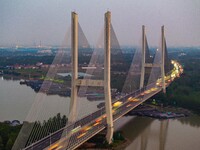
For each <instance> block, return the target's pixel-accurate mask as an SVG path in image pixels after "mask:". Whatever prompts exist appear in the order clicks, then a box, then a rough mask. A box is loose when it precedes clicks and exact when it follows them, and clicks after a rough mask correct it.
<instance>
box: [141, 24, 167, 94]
mask: <svg viewBox="0 0 200 150" xmlns="http://www.w3.org/2000/svg"><path fill="white" fill-rule="evenodd" d="M161 38H162V43H161V53H162V54H161V64H152V63H147V62H146V52H147V39H146V34H145V26H144V25H143V26H142V60H141V61H142V65H141V76H140V89H141V88H143V87H144V77H145V68H147V67H150V68H153V67H159V68H160V69H161V80H162V89H163V93H166V85H165V55H166V54H165V52H166V45H165V35H164V26H162V27H161Z"/></svg>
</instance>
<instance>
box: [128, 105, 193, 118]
mask: <svg viewBox="0 0 200 150" xmlns="http://www.w3.org/2000/svg"><path fill="white" fill-rule="evenodd" d="M189 114H190V111H188V110H186V109H183V108H174V107H170V106H167V107H158V106H153V105H146V104H143V105H140V106H138V107H137V108H135V109H133V110H132V111H130V112H129V113H128V114H127V115H131V116H145V117H151V118H155V119H174V118H181V117H187V116H189Z"/></svg>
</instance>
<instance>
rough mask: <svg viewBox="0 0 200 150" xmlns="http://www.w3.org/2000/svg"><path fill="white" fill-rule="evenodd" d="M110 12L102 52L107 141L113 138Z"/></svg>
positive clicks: (106, 17) (107, 16) (106, 18)
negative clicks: (103, 51) (103, 50)
mask: <svg viewBox="0 0 200 150" xmlns="http://www.w3.org/2000/svg"><path fill="white" fill-rule="evenodd" d="M110 24H111V12H109V11H108V12H107V13H106V14H105V35H104V36H105V37H104V45H105V53H104V93H105V107H106V115H107V118H106V119H107V120H106V121H107V135H106V139H107V141H108V143H109V144H110V143H112V138H113V132H114V128H113V115H112V102H111V89H110V56H111V54H110V37H111V36H110V32H111V27H110Z"/></svg>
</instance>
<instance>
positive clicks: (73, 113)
mask: <svg viewBox="0 0 200 150" xmlns="http://www.w3.org/2000/svg"><path fill="white" fill-rule="evenodd" d="M71 45H72V47H71V54H72V58H71V60H72V62H71V63H72V72H71V101H70V114H69V122H70V123H72V122H74V121H76V117H77V93H78V87H77V85H76V80H78V14H77V13H75V12H72V13H71Z"/></svg>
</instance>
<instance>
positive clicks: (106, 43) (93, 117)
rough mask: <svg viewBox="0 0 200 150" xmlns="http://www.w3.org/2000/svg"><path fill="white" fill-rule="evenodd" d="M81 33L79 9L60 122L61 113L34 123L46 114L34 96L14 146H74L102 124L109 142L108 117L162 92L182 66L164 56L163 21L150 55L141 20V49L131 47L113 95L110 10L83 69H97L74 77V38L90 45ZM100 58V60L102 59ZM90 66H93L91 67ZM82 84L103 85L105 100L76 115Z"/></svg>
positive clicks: (116, 60)
mask: <svg viewBox="0 0 200 150" xmlns="http://www.w3.org/2000/svg"><path fill="white" fill-rule="evenodd" d="M80 34H83V31H82V29H81V27H80V24H79V23H78V15H77V14H76V13H75V12H72V26H71V101H70V106H69V114H68V116H67V118H68V120H67V122H62V123H61V119H57V120H56V119H55V120H54V122H53V123H47V121H45V122H44V123H43V124H42V125H41V123H38V122H39V121H41V120H42V121H44V120H45V119H44V118H45V117H43V119H39V118H40V116H45V114H40V113H39V111H38V112H37V109H36V108H38V107H39V108H40V110H43V109H45V108H46V107H47V106H44V104H42V105H41V102H40V101H37V103H36V104H35V105H34V109H32V110H31V111H30V113H29V115H28V117H29V119H27V122H26V123H24V125H23V127H22V130H21V132H20V134H19V136H18V138H17V140H16V142H15V145H14V146H13V149H14V150H15V149H24V150H32V149H34V150H40V149H41V150H42V149H52V150H53V149H70V150H71V149H75V148H77V147H78V146H80V145H81V144H83V143H84V142H85V141H87V140H88V139H90V138H91V137H93V136H94V135H96V134H97V133H99V132H100V131H102V130H103V129H105V128H106V130H107V135H106V139H107V141H108V143H111V142H112V136H113V132H114V128H113V122H115V121H116V120H118V119H120V118H121V117H122V116H124V115H125V114H127V113H128V112H129V111H131V110H132V109H134V108H135V107H137V106H138V105H140V104H142V103H143V102H144V101H146V100H147V99H149V98H150V97H152V96H153V95H155V94H157V93H159V92H160V91H163V92H164V93H165V92H166V87H168V86H169V85H170V83H171V82H172V81H173V80H174V79H175V78H176V77H178V76H180V74H181V73H182V71H183V70H182V67H181V65H180V64H179V63H178V62H177V61H175V60H173V61H171V60H169V58H168V56H167V46H166V40H165V35H164V26H162V28H161V47H159V48H158V49H157V50H156V53H155V54H154V56H151V55H150V52H149V47H148V43H147V37H146V33H145V27H144V26H143V27H142V50H141V51H135V54H134V58H133V61H132V64H131V66H130V70H129V72H128V73H127V78H126V81H125V84H124V87H123V89H122V91H124V92H123V93H124V94H121V95H118V97H116V98H115V99H112V98H111V68H112V64H117V65H120V63H122V60H121V59H122V52H121V48H120V46H119V42H118V40H117V37H116V34H115V32H114V29H113V27H112V24H111V13H110V12H107V13H106V14H105V26H104V38H102V37H103V36H101V37H100V39H99V42H98V44H97V48H96V49H97V50H96V51H94V55H93V56H92V57H91V61H90V62H89V64H88V68H90V69H89V70H87V71H86V73H87V74H94V75H95V73H96V76H95V77H94V76H93V77H91V76H89V77H88V76H87V77H85V78H83V79H82V78H79V77H78V57H79V52H78V50H79V48H80V45H79V44H80V42H82V47H88V45H89V44H88V41H87V39H86V37H85V36H83V38H80ZM102 50H104V55H102V53H103V51H102ZM63 55H64V54H63V51H60V52H58V55H57V57H56V58H55V61H56V63H60V62H61V58H63ZM99 55H100V56H103V59H101V58H99V57H98V56H99ZM102 62H103V65H101V63H102ZM94 64H95V65H94ZM91 67H93V68H92V69H91ZM94 68H95V70H94ZM98 69H99V70H98ZM56 71H57V70H56V69H55V67H54V68H50V71H49V72H48V74H47V76H48V78H54V76H55V72H56ZM146 72H149V73H146ZM102 76H103V78H102ZM82 87H83V88H82ZM85 87H90V88H92V89H95V90H97V89H103V91H104V97H105V106H103V107H101V108H99V109H96V110H94V109H93V110H92V109H90V105H89V104H88V106H86V107H85V108H84V109H89V111H88V113H87V115H79V114H78V110H79V109H80V106H78V105H79V104H78V103H79V102H78V93H79V92H80V91H81V93H83V92H84V91H86V90H87V89H85ZM41 88H42V87H41ZM86 105H87V104H86ZM58 109H59V108H58ZM80 113H82V111H80ZM46 116H48V115H46ZM80 116H81V117H80ZM58 118H60V116H58ZM47 119H48V118H47ZM41 126H42V127H41ZM55 127H56V129H55ZM52 128H53V129H52ZM41 133H42V134H41Z"/></svg>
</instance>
